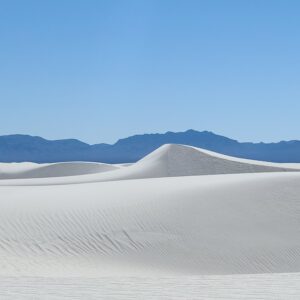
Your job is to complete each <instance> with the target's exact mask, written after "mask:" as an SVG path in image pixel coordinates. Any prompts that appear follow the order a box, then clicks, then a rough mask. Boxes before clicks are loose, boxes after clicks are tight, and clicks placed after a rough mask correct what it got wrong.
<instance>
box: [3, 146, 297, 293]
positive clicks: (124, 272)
mask: <svg viewBox="0 0 300 300" xmlns="http://www.w3.org/2000/svg"><path fill="white" fill-rule="evenodd" d="M298 169H300V166H299V165H297V164H293V165H292V164H273V163H262V162H256V161H249V160H243V159H236V158H231V157H227V156H224V155H219V154H216V153H212V152H209V151H205V150H202V149H197V148H194V147H188V146H181V145H165V146H162V147H161V148H159V149H158V150H156V151H154V152H153V153H151V154H150V155H148V156H147V157H145V158H144V159H142V160H141V161H139V162H137V163H135V164H132V165H113V166H110V165H107V164H97V163H83V162H73V163H59V164H45V165H37V164H32V163H20V164H0V178H1V180H0V266H1V268H0V279H1V280H0V299H300V275H299V274H300V273H298V272H299V271H300V173H299V172H298Z"/></svg>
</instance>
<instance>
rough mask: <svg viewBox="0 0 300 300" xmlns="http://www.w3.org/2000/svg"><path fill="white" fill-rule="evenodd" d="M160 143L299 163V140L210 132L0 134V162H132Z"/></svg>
mask: <svg viewBox="0 0 300 300" xmlns="http://www.w3.org/2000/svg"><path fill="white" fill-rule="evenodd" d="M163 144H184V145H191V146H195V147H200V148H204V149H208V150H212V151H215V152H219V153H222V154H227V155H231V156H236V157H241V158H249V159H256V160H264V161H271V162H300V141H281V142H278V143H250V142H249V143H241V142H238V141H236V140H233V139H230V138H227V137H224V136H221V135H217V134H215V133H213V132H209V131H201V132H200V131H196V130H191V129H190V130H187V131H185V132H166V133H164V134H159V133H156V134H143V135H134V136H130V137H128V138H124V139H120V140H118V141H117V142H116V143H115V144H113V145H110V144H95V145H89V144H86V143H83V142H81V141H79V140H76V139H63V140H53V141H52V140H51V141H50V140H46V139H44V138H41V137H37V136H30V135H20V134H17V135H5V136H0V161H1V162H23V161H30V162H38V163H45V162H62V161H96V162H105V163H124V162H135V161H137V160H139V159H140V158H142V157H144V156H145V155H147V154H149V153H150V152H152V151H154V150H155V149H157V148H158V147H160V146H161V145H163Z"/></svg>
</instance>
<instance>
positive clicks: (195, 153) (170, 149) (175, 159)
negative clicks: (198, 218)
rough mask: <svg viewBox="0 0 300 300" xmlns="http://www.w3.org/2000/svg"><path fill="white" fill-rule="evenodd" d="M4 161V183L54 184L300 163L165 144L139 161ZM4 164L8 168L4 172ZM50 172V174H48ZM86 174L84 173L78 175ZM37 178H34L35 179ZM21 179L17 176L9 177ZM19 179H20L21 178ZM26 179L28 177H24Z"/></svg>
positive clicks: (292, 167) (281, 168)
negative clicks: (128, 163)
mask: <svg viewBox="0 0 300 300" xmlns="http://www.w3.org/2000/svg"><path fill="white" fill-rule="evenodd" d="M19 165H20V171H19V172H18V164H14V165H12V166H9V164H2V167H1V164H0V179H2V180H1V181H0V185H50V184H71V183H84V182H104V181H115V180H126V179H142V178H159V177H175V176H191V175H215V174H239V173H260V172H286V171H298V170H300V164H279V163H268V162H261V161H253V160H246V159H240V158H234V157H230V156H226V155H222V154H218V153H215V152H211V151H207V150H204V149H200V148H195V147H191V146H184V145H169V144H168V145H164V146H161V147H160V148H158V149H157V150H155V151H154V152H152V153H150V154H149V155H147V156H146V157H144V158H143V159H141V160H140V161H138V162H137V163H135V164H130V165H128V166H127V165H107V164H98V163H76V162H74V163H56V164H47V165H43V164H42V165H38V164H29V166H32V165H33V166H34V167H31V168H28V167H27V169H25V170H24V165H22V164H19ZM1 168H2V169H4V171H2V172H1ZM47 175H48V176H47ZM77 175H84V176H77ZM31 178H34V179H31ZM5 179H17V180H5ZM18 179H19V180H18ZM24 179H25V180H24Z"/></svg>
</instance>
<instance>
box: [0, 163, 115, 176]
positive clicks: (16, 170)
mask: <svg viewBox="0 0 300 300" xmlns="http://www.w3.org/2000/svg"><path fill="white" fill-rule="evenodd" d="M117 169H119V167H118V166H117V165H116V166H114V165H109V164H102V163H91V162H62V163H52V164H36V163H0V179H21V178H48V177H65V176H76V175H84V174H95V173H102V172H107V171H112V170H117Z"/></svg>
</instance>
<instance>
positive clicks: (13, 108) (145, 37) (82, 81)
mask: <svg viewBox="0 0 300 300" xmlns="http://www.w3.org/2000/svg"><path fill="white" fill-rule="evenodd" d="M299 11H300V2H299V1H289V0H282V1H276V0H272V1H271V0H270V1H268V0H264V1H261V0H251V1H250V0H249V1H246V0H244V1H240V0H237V1H231V0H226V1H225V0H219V1H217V0H207V1H201V0H195V1H193V0H181V1H178V0H136V1H134V0H125V1H124V0H119V1H117V0H105V1H104V0H75V1H74V0H51V1H50V0H45V1H40V0H36V1H33V0H27V1H23V0H18V1H17V0H2V1H0V38H1V39H0V134H1V135H2V134H12V133H26V134H32V135H40V136H43V137H46V138H49V139H58V138H70V137H74V138H79V139H81V140H83V141H86V142H90V143H96V142H114V141H115V140H116V139H118V138H120V137H126V136H129V135H132V134H136V133H150V132H164V131H168V130H170V131H183V130H186V129H189V128H193V129H197V130H210V131H214V132H216V133H219V134H222V135H226V136H229V137H233V138H236V139H239V140H241V141H278V140H282V139H286V140H287V139H300V130H299V128H300V117H299V115H300V55H299V53H300V35H299V32H300V18H299Z"/></svg>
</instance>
